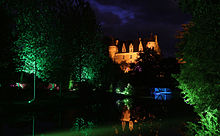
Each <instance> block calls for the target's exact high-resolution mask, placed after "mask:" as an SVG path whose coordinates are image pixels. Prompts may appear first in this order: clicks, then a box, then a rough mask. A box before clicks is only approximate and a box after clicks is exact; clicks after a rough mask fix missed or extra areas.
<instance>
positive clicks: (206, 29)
mask: <svg viewBox="0 0 220 136" xmlns="http://www.w3.org/2000/svg"><path fill="white" fill-rule="evenodd" d="M180 6H181V7H182V8H183V9H184V10H185V11H187V12H189V13H190V14H191V15H192V22H193V25H192V26H191V27H190V28H189V32H188V33H185V34H184V38H183V39H182V42H181V43H180V44H179V47H180V48H179V52H180V54H182V55H183V60H184V61H186V63H185V64H182V65H181V72H180V74H179V75H178V76H177V77H176V79H177V80H178V82H179V84H180V85H179V88H180V89H182V90H183V91H182V93H183V94H184V99H185V101H186V102H187V103H188V104H191V105H193V107H194V109H195V111H196V112H197V113H198V115H199V116H200V117H201V122H200V123H199V125H196V124H193V125H191V129H194V132H193V133H192V135H195V134H197V135H219V134H220V132H219V127H220V126H219V124H218V121H219V109H220V107H219V106H220V100H219V97H220V92H219V90H220V85H219V84H220V83H219V81H220V69H219V64H220V55H219V49H220V46H219V44H220V40H219V34H220V29H219V28H220V24H219V22H220V14H219V13H220V8H219V7H220V1H216V0H203V1H195V0H181V1H180ZM216 119H217V122H216ZM192 126H194V127H192Z"/></svg>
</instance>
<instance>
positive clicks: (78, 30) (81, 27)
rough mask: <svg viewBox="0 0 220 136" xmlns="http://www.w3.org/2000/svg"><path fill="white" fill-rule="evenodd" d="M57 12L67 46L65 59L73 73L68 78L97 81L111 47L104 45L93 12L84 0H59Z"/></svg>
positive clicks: (76, 80) (63, 53)
mask: <svg viewBox="0 0 220 136" xmlns="http://www.w3.org/2000/svg"><path fill="white" fill-rule="evenodd" d="M57 9H58V15H59V19H60V21H61V24H62V29H61V31H62V34H61V40H62V44H63V46H64V47H63V48H62V50H63V51H62V54H61V58H62V60H63V61H65V66H66V72H67V73H69V75H67V76H66V78H67V79H69V80H70V79H73V80H74V82H82V81H95V80H96V79H98V77H99V75H100V69H101V68H102V67H103V63H105V60H106V59H107V55H106V54H105V52H106V51H105V50H106V49H107V48H106V46H105V45H104V44H102V42H101V38H102V34H101V32H100V28H99V26H98V25H97V23H96V18H95V15H94V12H93V10H92V9H91V7H90V5H89V3H88V2H84V1H83V0H64V1H58V6H57ZM69 80H68V81H69Z"/></svg>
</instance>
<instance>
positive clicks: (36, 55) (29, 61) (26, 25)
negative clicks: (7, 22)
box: [15, 2, 50, 80]
mask: <svg viewBox="0 0 220 136" xmlns="http://www.w3.org/2000/svg"><path fill="white" fill-rule="evenodd" d="M35 4H36V3H35V2H33V3H32V4H30V7H26V8H24V9H19V10H18V11H17V13H18V16H17V18H16V30H17V34H18V35H17V36H18V39H17V40H16V41H15V52H16V53H17V55H18V58H15V61H16V62H17V66H18V67H17V70H18V71H20V72H25V73H29V74H33V73H34V74H35V73H36V76H37V77H39V78H41V79H42V80H46V79H47V78H48V70H49V69H48V68H49V67H50V66H49V65H50V63H49V62H50V60H49V58H48V51H49V43H48V41H49V40H48V39H49V35H48V27H49V26H48V22H47V19H46V15H47V10H46V9H43V8H42V7H41V6H39V7H38V6H36V5H35Z"/></svg>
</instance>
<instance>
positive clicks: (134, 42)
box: [112, 37, 155, 53]
mask: <svg viewBox="0 0 220 136" xmlns="http://www.w3.org/2000/svg"><path fill="white" fill-rule="evenodd" d="M149 41H153V42H154V41H155V39H154V37H151V38H141V42H142V46H143V48H144V49H145V48H146V45H147V42H149ZM123 43H125V48H126V52H129V46H130V44H131V43H132V45H133V49H134V52H138V51H139V44H140V40H139V39H136V40H126V41H120V40H118V45H116V41H114V42H113V43H112V45H114V46H117V47H118V52H119V53H120V52H122V46H123Z"/></svg>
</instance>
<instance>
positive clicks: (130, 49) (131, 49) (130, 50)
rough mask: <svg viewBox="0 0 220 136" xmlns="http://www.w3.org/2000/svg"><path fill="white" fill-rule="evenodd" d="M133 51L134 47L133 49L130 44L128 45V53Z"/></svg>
mask: <svg viewBox="0 0 220 136" xmlns="http://www.w3.org/2000/svg"><path fill="white" fill-rule="evenodd" d="M133 51H134V47H133V45H132V43H130V45H129V52H133Z"/></svg>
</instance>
